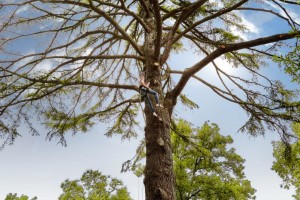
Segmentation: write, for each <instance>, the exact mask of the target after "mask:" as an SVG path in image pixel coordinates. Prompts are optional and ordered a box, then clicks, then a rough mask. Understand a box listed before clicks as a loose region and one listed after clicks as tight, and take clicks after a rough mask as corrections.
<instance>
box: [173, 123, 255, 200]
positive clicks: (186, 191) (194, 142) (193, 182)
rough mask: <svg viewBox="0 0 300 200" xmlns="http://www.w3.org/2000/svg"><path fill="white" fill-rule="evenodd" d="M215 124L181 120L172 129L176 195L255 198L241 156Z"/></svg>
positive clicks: (181, 198) (181, 196) (178, 197)
mask: <svg viewBox="0 0 300 200" xmlns="http://www.w3.org/2000/svg"><path fill="white" fill-rule="evenodd" d="M219 131H220V130H219V128H218V126H217V125H216V124H209V123H205V124H204V125H203V126H202V127H198V128H195V129H193V128H192V127H191V125H190V124H189V123H187V122H186V121H183V120H180V121H179V122H178V124H177V125H176V128H175V129H174V131H173V133H172V144H173V159H174V170H175V174H176V189H177V193H176V194H177V199H178V200H183V199H193V200H196V199H209V200H213V199H224V200H226V199H239V200H243V199H245V200H246V199H255V196H254V193H255V189H253V188H252V187H251V184H250V181H248V180H247V179H245V175H244V172H243V169H244V166H243V164H244V161H245V160H244V159H243V158H242V157H240V156H239V155H238V154H236V152H235V149H234V148H229V147H228V145H230V144H232V143H233V139H232V138H231V137H230V136H222V135H221V134H220V133H219Z"/></svg>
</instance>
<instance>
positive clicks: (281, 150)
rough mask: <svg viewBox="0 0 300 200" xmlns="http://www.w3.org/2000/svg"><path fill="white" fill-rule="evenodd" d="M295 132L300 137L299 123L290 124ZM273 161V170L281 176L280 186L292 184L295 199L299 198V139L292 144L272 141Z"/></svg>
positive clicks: (285, 186) (287, 187)
mask: <svg viewBox="0 0 300 200" xmlns="http://www.w3.org/2000/svg"><path fill="white" fill-rule="evenodd" d="M292 128H293V131H294V132H295V134H296V135H297V136H298V137H300V124H299V123H298V124H293V126H292ZM273 150H274V152H273V156H274V158H275V161H274V162H273V166H272V170H274V171H275V172H276V173H277V174H278V175H279V176H280V178H282V181H283V183H282V185H281V187H283V188H285V189H290V187H291V186H294V187H295V189H296V193H295V194H294V195H293V197H294V198H295V199H300V159H299V158H300V141H299V140H295V141H294V142H293V143H292V144H285V143H283V142H282V141H278V142H273Z"/></svg>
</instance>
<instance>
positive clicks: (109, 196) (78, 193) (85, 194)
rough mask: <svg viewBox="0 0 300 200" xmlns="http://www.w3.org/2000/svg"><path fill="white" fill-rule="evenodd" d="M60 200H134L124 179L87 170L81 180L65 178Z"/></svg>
mask: <svg viewBox="0 0 300 200" xmlns="http://www.w3.org/2000/svg"><path fill="white" fill-rule="evenodd" d="M61 188H62V190H63V193H62V194H61V195H60V196H59V200H70V199H74V200H132V198H131V197H130V195H129V193H128V191H127V189H126V187H125V186H123V183H122V181H120V180H119V179H116V178H111V177H110V176H106V175H102V174H101V172H99V171H97V170H87V171H86V172H84V174H83V175H82V177H81V179H80V180H69V179H67V180H65V181H64V182H63V183H62V184H61Z"/></svg>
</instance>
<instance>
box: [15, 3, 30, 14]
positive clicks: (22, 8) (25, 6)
mask: <svg viewBox="0 0 300 200" xmlns="http://www.w3.org/2000/svg"><path fill="white" fill-rule="evenodd" d="M28 9H29V6H28V4H26V5H22V6H20V7H19V8H18V10H17V11H16V14H17V15H19V14H21V13H23V12H26V11H27V10H28Z"/></svg>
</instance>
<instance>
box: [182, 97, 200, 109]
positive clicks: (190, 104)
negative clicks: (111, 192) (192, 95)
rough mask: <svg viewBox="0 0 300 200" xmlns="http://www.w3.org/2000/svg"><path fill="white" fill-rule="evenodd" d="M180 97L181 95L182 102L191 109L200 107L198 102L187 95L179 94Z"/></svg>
mask: <svg viewBox="0 0 300 200" xmlns="http://www.w3.org/2000/svg"><path fill="white" fill-rule="evenodd" d="M179 97H180V100H181V102H182V104H183V105H185V106H187V107H188V108H190V109H195V108H199V106H198V104H196V103H195V102H193V101H192V100H190V99H189V98H188V97H187V96H186V95H184V94H181V95H179Z"/></svg>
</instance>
